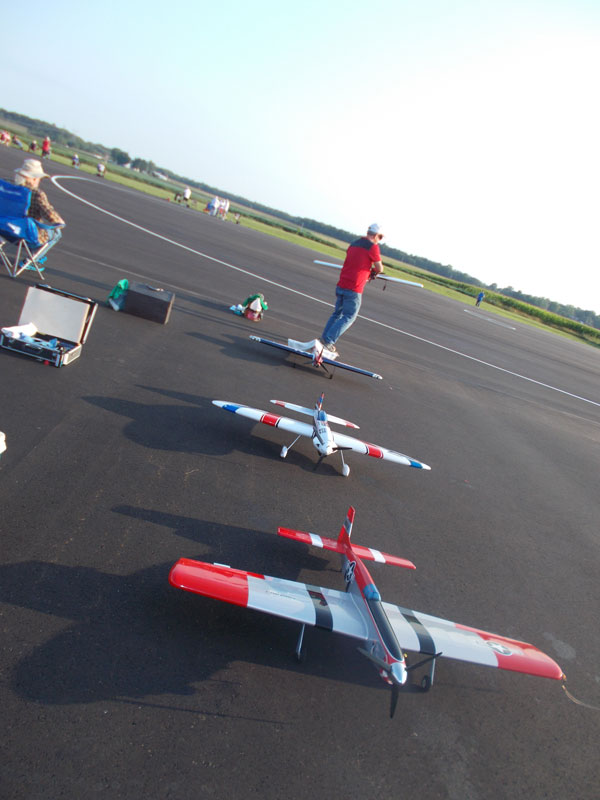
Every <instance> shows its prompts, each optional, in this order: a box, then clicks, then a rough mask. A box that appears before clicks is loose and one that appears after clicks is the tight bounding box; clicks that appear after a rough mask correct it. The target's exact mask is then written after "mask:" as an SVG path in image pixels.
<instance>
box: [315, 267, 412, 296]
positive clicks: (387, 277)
mask: <svg viewBox="0 0 600 800" xmlns="http://www.w3.org/2000/svg"><path fill="white" fill-rule="evenodd" d="M314 263H315V264H322V265H323V266H324V267H333V268H334V269H341V268H342V266H343V264H332V263H331V262H330V261H315V262H314ZM372 280H379V281H385V283H404V284H405V285H406V286H418V287H419V289H422V288H423V284H422V283H417V282H416V281H406V280H404V279H403V278H392V276H391V275H386V274H385V273H384V272H380V273H378V274H377V275H373V276H372ZM385 283H384V284H383V288H384V289H385Z"/></svg>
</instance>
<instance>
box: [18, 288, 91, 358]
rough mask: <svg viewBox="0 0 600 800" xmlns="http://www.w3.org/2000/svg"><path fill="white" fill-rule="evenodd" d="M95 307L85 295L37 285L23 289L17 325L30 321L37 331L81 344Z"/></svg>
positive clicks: (84, 338)
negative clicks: (23, 298) (23, 296)
mask: <svg viewBox="0 0 600 800" xmlns="http://www.w3.org/2000/svg"><path fill="white" fill-rule="evenodd" d="M97 308H98V303H96V302H95V301H94V300H91V299H90V298H89V297H81V296H80V295H77V294H71V293H70V292H65V291H63V290H62V289H53V288H52V287H51V286H46V285H39V284H38V285H37V286H30V287H29V289H28V290H27V294H26V295H25V302H24V303H23V309H22V310H21V316H20V318H19V325H25V324H26V323H28V322H33V324H34V325H35V327H36V328H37V329H38V331H39V332H40V333H45V334H49V335H51V336H55V337H56V338H57V339H65V340H66V341H69V342H77V343H79V344H83V343H84V342H85V340H86V338H87V335H88V332H89V329H90V326H91V324H92V321H93V319H94V315H95V313H96V309H97Z"/></svg>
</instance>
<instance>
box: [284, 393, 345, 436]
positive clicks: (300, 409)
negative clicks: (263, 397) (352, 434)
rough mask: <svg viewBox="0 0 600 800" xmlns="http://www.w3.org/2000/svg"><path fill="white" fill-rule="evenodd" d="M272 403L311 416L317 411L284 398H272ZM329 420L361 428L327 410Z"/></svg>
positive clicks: (337, 423)
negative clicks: (286, 400)
mask: <svg viewBox="0 0 600 800" xmlns="http://www.w3.org/2000/svg"><path fill="white" fill-rule="evenodd" d="M271 403H275V405H276V406H282V407H283V408H289V409H290V411H297V412H298V413H299V414H307V415H308V416H309V417H312V416H313V414H314V413H315V410H314V408H304V406H297V405H296V404H295V403H286V402H284V401H283V400H271ZM327 422H335V424H336V425H345V426H346V427H347V428H356V430H358V429H359V426H358V425H355V424H354V423H353V422H348V420H347V419H341V417H334V416H333V414H330V413H329V412H327Z"/></svg>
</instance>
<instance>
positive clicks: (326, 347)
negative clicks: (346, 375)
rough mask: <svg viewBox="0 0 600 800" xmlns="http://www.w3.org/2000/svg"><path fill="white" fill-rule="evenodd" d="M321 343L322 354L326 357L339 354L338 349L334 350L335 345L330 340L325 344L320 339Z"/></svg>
mask: <svg viewBox="0 0 600 800" xmlns="http://www.w3.org/2000/svg"><path fill="white" fill-rule="evenodd" d="M321 344H322V345H323V355H324V356H326V357H327V358H337V357H338V356H339V353H338V351H337V350H336V347H335V345H334V344H333V343H332V342H330V343H329V344H327V343H326V342H324V341H323V340H322V339H321Z"/></svg>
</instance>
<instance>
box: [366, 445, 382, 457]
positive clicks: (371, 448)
mask: <svg viewBox="0 0 600 800" xmlns="http://www.w3.org/2000/svg"><path fill="white" fill-rule="evenodd" d="M364 444H365V446H366V448H367V455H368V456H373V458H383V451H382V450H381V447H377V445H376V444H369V443H368V442H364Z"/></svg>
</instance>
